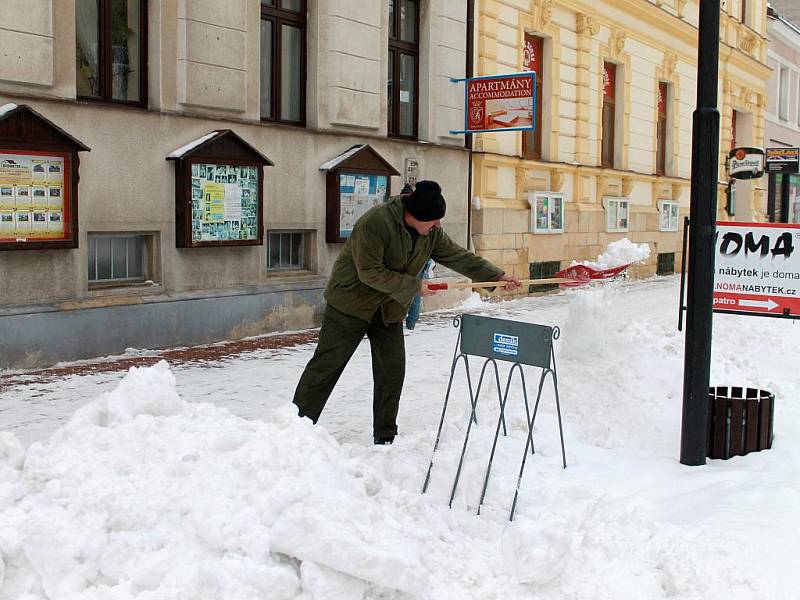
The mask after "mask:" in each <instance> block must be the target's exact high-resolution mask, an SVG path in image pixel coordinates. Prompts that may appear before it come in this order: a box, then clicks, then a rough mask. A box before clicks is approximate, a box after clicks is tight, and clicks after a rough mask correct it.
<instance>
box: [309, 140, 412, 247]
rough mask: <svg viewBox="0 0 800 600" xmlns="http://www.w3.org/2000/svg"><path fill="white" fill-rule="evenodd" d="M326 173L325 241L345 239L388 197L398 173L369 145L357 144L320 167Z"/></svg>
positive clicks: (333, 241)
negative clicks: (366, 213) (371, 210)
mask: <svg viewBox="0 0 800 600" xmlns="http://www.w3.org/2000/svg"><path fill="white" fill-rule="evenodd" d="M319 169H320V171H326V172H327V176H326V177H327V181H326V187H325V189H326V193H325V196H326V219H325V220H326V227H325V241H326V242H327V243H329V244H336V243H343V242H345V241H347V238H348V237H350V234H351V233H352V231H353V227H354V226H355V223H356V221H357V220H358V219H359V218H360V217H361V216H362V215H363V214H364V213H365V212H367V211H368V210H369V209H370V208H372V207H373V206H376V205H378V204H380V203H381V202H385V201H386V200H387V199H388V198H389V190H390V189H391V178H392V177H393V176H399V175H400V173H399V172H398V171H397V170H396V169H395V168H394V167H393V166H392V165H391V164H389V162H387V161H386V160H385V159H384V158H383V157H382V156H381V155H380V154H378V153H377V152H375V150H373V149H372V148H371V147H370V146H369V144H358V145H356V146H353V147H351V148H349V149H348V150H346V151H345V152H343V153H342V154H340V155H339V156H337V157H335V158H333V159H331V160H329V161H328V162H326V163H325V164H323V165H321V166H320V168H319Z"/></svg>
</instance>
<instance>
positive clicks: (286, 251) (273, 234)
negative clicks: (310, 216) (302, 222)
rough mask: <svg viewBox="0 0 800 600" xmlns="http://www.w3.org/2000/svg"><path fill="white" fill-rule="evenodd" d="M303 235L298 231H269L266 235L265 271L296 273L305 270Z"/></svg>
mask: <svg viewBox="0 0 800 600" xmlns="http://www.w3.org/2000/svg"><path fill="white" fill-rule="evenodd" d="M304 241H305V234H304V233H302V232H298V231H270V232H269V234H268V235H267V269H269V270H270V271H281V270H283V271H298V270H304V269H306V268H307V267H306V262H305V247H304V246H305V244H304Z"/></svg>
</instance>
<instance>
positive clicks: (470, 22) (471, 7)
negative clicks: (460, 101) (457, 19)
mask: <svg viewBox="0 0 800 600" xmlns="http://www.w3.org/2000/svg"><path fill="white" fill-rule="evenodd" d="M474 36H475V0H467V64H466V77H472V75H473V68H474V67H473V59H472V53H473V48H474ZM465 93H466V92H465ZM464 118H465V119H466V115H465V116H464ZM464 146H465V147H466V148H467V149H468V150H469V152H468V158H467V161H468V163H469V164H468V165H467V248H469V249H470V250H474V249H475V248H474V244H473V243H472V134H469V133H465V134H464Z"/></svg>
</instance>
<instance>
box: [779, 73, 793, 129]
mask: <svg viewBox="0 0 800 600" xmlns="http://www.w3.org/2000/svg"><path fill="white" fill-rule="evenodd" d="M789 79H790V73H789V67H787V66H786V65H781V66H780V71H779V75H778V118H779V119H783V120H784V121H788V120H789Z"/></svg>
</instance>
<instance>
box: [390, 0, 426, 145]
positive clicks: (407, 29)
mask: <svg viewBox="0 0 800 600" xmlns="http://www.w3.org/2000/svg"><path fill="white" fill-rule="evenodd" d="M418 80H419V2H418V0H389V73H388V79H387V87H388V95H387V97H388V100H389V106H388V111H387V117H388V121H389V122H388V132H389V135H390V136H393V137H405V138H412V139H416V137H417V111H418V106H419V81H418Z"/></svg>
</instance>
